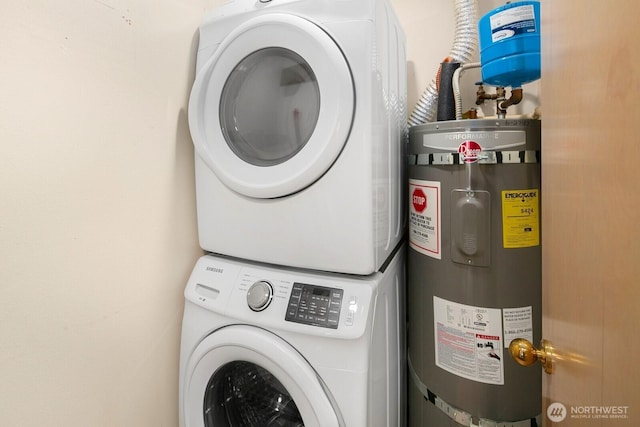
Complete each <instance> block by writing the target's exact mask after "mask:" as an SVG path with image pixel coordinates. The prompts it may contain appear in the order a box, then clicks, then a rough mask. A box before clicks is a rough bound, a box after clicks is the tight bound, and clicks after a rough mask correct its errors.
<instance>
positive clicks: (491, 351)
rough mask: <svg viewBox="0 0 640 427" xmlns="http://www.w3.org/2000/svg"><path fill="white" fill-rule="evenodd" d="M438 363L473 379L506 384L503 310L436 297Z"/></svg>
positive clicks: (434, 311)
mask: <svg viewBox="0 0 640 427" xmlns="http://www.w3.org/2000/svg"><path fill="white" fill-rule="evenodd" d="M433 317H434V319H433V320H434V322H433V325H434V336H435V353H436V354H435V359H436V366H438V367H440V368H442V369H444V370H445V371H448V372H451V373H452V374H455V375H458V376H460V377H463V378H467V379H469V380H473V381H477V382H481V383H486V384H496V385H504V361H503V354H502V347H503V344H502V341H503V340H502V311H501V310H500V309H499V308H484V307H474V306H470V305H464V304H458V303H455V302H451V301H447V300H445V299H442V298H438V297H433Z"/></svg>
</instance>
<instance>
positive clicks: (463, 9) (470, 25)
mask: <svg viewBox="0 0 640 427" xmlns="http://www.w3.org/2000/svg"><path fill="white" fill-rule="evenodd" d="M455 15H456V32H455V36H454V39H453V46H452V47H451V51H450V53H449V57H450V58H451V61H452V62H459V63H461V64H465V63H467V62H469V61H470V60H471V58H472V56H473V54H474V52H475V50H476V48H477V46H478V35H477V26H476V25H477V22H478V2H477V0H455ZM437 105H438V90H437V89H436V79H435V78H434V79H433V80H432V81H431V83H430V84H429V86H428V87H427V89H425V91H424V92H423V93H422V95H421V96H420V99H419V100H418V103H417V104H416V106H415V108H414V109H413V111H412V112H411V116H410V117H409V120H408V124H409V126H415V125H419V124H422V123H425V122H432V121H433V119H434V117H435V115H436V107H437Z"/></svg>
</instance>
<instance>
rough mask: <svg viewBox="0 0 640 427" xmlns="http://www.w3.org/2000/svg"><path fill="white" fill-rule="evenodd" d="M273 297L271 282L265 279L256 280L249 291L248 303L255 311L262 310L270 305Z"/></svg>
mask: <svg viewBox="0 0 640 427" xmlns="http://www.w3.org/2000/svg"><path fill="white" fill-rule="evenodd" d="M272 298H273V287H272V286H271V283H269V282H266V281H264V280H260V281H258V282H255V283H254V284H253V285H251V287H250V288H249V291H248V292H247V304H248V305H249V308H250V309H251V310H253V311H262V310H264V309H265V308H267V307H268V306H269V303H271V299H272Z"/></svg>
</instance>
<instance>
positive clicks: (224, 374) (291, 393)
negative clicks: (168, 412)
mask: <svg viewBox="0 0 640 427" xmlns="http://www.w3.org/2000/svg"><path fill="white" fill-rule="evenodd" d="M182 387H184V393H183V398H184V402H183V407H184V417H185V427H213V426H215V427H227V426H230V427H231V426H232V427H243V426H247V427H250V426H258V425H259V426H265V427H266V426H273V427H275V426H289V427H297V426H305V427H314V426H317V427H320V426H322V427H329V426H339V425H340V424H341V423H339V422H338V416H337V414H336V411H335V409H334V408H333V406H332V404H331V402H330V400H329V397H328V396H327V392H326V391H325V388H324V386H323V384H322V381H321V380H320V379H319V378H318V376H317V374H316V373H315V371H314V370H313V368H312V367H311V366H310V365H309V364H308V362H307V361H306V360H305V359H304V358H303V357H302V356H301V355H300V354H299V353H298V352H297V351H296V350H295V349H294V348H293V347H291V346H290V345H289V344H288V343H287V342H285V341H284V340H282V339H281V338H279V337H278V336H276V335H274V334H272V333H271V332H268V331H265V330H264V329H261V328H257V327H252V326H246V325H235V326H228V327H225V328H223V329H220V330H218V331H216V332H214V333H212V334H211V335H209V336H208V337H207V338H205V339H204V340H203V341H202V342H201V343H200V344H199V345H198V346H197V347H196V349H195V351H194V352H193V354H192V356H191V358H190V359H189V363H188V365H187V370H186V372H185V380H184V383H183V384H182Z"/></svg>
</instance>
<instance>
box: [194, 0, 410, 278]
mask: <svg viewBox="0 0 640 427" xmlns="http://www.w3.org/2000/svg"><path fill="white" fill-rule="evenodd" d="M196 68H197V72H196V78H195V82H194V84H193V88H192V91H191V97H190V101H189V127H190V130H191V135H192V139H193V143H194V146H195V152H196V156H195V157H196V161H195V168H196V195H197V211H198V230H199V238H200V245H201V246H202V248H203V249H205V250H207V251H209V252H215V253H219V254H224V255H230V256H234V257H238V258H243V259H249V260H255V261H261V262H268V263H273V264H279V265H286V266H293V267H302V268H309V269H313V270H324V271H332V272H341V273H352V274H364V275H366V274H370V273H373V272H374V271H377V270H378V269H379V267H380V266H381V265H382V263H383V262H384V261H385V260H386V259H387V258H388V256H389V254H390V253H391V252H392V251H393V249H394V247H395V246H396V245H397V243H398V242H399V241H400V238H401V237H402V235H403V233H404V225H405V215H404V207H405V206H404V205H405V203H403V190H404V187H405V186H404V185H403V184H402V182H403V174H404V167H403V162H404V156H403V152H404V148H405V134H406V125H405V123H406V60H405V39H404V33H403V31H402V29H401V27H400V25H399V24H398V20H397V18H396V16H395V14H394V12H393V10H392V8H391V6H390V5H389V3H388V1H387V0H297V1H293V0H271V1H268V0H260V1H257V0H236V1H232V2H230V3H228V4H226V5H224V6H222V7H220V8H218V9H215V10H214V11H212V13H211V14H210V15H209V16H208V17H207V18H206V19H205V22H204V23H203V24H202V25H201V27H200V42H199V49H198V54H197V66H196Z"/></svg>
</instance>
